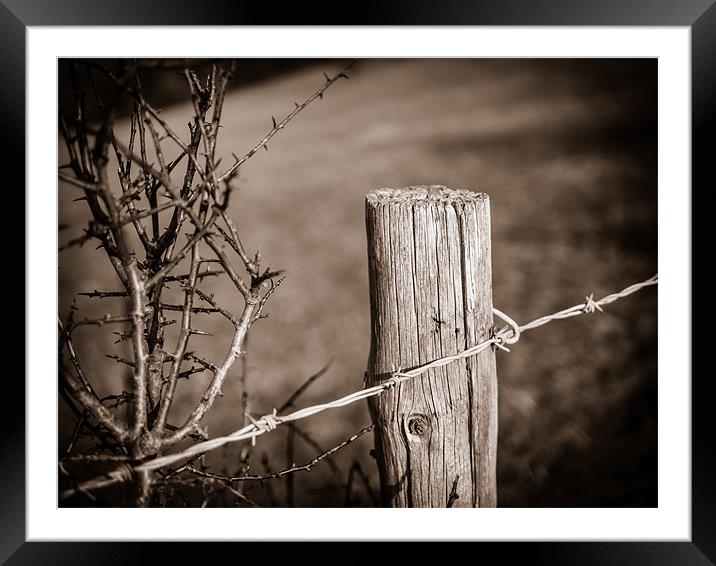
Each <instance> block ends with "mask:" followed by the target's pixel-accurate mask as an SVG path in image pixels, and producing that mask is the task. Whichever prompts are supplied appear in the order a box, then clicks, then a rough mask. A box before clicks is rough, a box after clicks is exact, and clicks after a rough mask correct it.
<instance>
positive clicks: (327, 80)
mask: <svg viewBox="0 0 716 566" xmlns="http://www.w3.org/2000/svg"><path fill="white" fill-rule="evenodd" d="M323 76H324V77H326V82H327V83H330V82H331V77H329V76H328V73H326V72H325V71H324V73H323Z"/></svg>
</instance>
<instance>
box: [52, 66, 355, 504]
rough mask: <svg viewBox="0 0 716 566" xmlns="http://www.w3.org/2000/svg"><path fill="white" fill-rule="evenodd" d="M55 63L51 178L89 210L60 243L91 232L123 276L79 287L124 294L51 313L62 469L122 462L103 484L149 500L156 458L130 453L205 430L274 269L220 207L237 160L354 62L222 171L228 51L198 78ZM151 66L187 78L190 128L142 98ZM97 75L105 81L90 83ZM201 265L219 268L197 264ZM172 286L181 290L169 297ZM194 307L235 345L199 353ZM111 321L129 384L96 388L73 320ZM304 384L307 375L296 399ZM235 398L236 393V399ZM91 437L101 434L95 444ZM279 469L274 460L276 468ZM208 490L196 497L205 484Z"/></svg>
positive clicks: (270, 289)
mask: <svg viewBox="0 0 716 566" xmlns="http://www.w3.org/2000/svg"><path fill="white" fill-rule="evenodd" d="M62 64H64V65H67V66H68V70H69V76H70V77H71V85H72V88H73V90H74V97H73V98H74V106H73V107H72V108H71V109H61V116H60V119H59V124H60V132H61V135H62V138H63V139H64V145H65V148H66V153H67V155H68V162H66V163H64V164H63V165H62V166H61V167H60V168H59V171H58V180H59V182H60V185H68V186H71V187H72V188H73V190H76V191H78V192H79V194H80V195H81V196H80V198H79V199H75V200H81V201H83V202H85V203H86V206H87V208H88V211H89V214H90V220H89V222H88V224H87V227H86V228H85V229H84V233H83V234H81V235H79V236H76V237H74V238H71V239H69V241H67V242H66V243H65V244H64V245H63V246H62V247H61V248H60V250H61V251H62V250H71V249H72V248H73V247H74V246H81V245H83V244H85V243H87V242H90V241H93V240H94V241H97V243H98V249H102V250H103V253H104V255H105V257H106V258H107V259H108V260H109V262H110V264H111V266H112V268H113V271H114V273H115V274H116V276H117V281H118V284H119V288H115V290H97V289H93V290H88V291H84V292H82V293H79V294H78V297H82V298H84V299H88V300H96V299H100V300H104V299H111V301H112V305H124V307H125V310H124V312H121V311H120V312H119V313H117V314H106V315H104V316H102V317H84V318H81V319H80V318H78V317H76V314H77V312H78V311H79V307H78V306H77V302H76V299H75V302H74V303H73V305H72V308H71V311H70V315H69V316H68V317H67V319H66V320H65V321H63V320H61V319H60V320H59V325H58V328H59V331H58V334H59V357H60V393H61V395H62V398H63V399H64V400H65V402H66V403H67V406H68V407H69V408H70V411H71V413H72V414H73V415H74V417H75V419H76V420H75V424H74V426H73V427H72V435H71V439H70V442H69V444H68V445H67V447H66V449H65V450H64V456H63V457H62V460H61V462H60V466H61V467H60V469H61V471H62V473H63V476H65V477H67V478H70V480H71V481H73V480H72V478H73V477H74V476H73V472H72V471H71V469H74V468H75V467H76V466H79V465H98V464H100V463H109V462H126V465H128V466H129V468H127V470H128V471H127V470H125V471H122V470H120V471H117V470H115V471H114V472H111V473H110V474H108V476H107V477H105V478H103V479H102V480H101V481H100V484H101V485H111V484H112V483H116V481H118V480H120V481H126V480H127V479H128V478H130V479H131V480H132V482H131V483H132V484H133V485H134V494H133V495H132V498H133V503H134V504H135V505H150V504H153V502H156V501H157V497H156V490H155V487H156V486H159V485H161V484H162V482H163V483H164V484H166V483H167V482H168V481H169V479H168V478H167V477H166V476H164V477H163V478H162V476H161V475H160V474H158V473H157V472H155V471H152V470H138V469H136V465H137V464H139V463H141V462H143V461H146V460H147V459H151V458H155V457H158V456H160V455H161V454H162V452H163V451H164V450H166V449H167V448H169V447H171V446H172V445H174V444H176V443H179V442H181V441H187V440H197V441H201V440H206V439H208V436H207V435H206V431H205V430H204V429H203V428H202V421H203V420H204V417H205V416H206V415H207V413H209V412H210V411H211V409H212V407H213V405H214V403H215V401H216V399H217V398H218V397H219V396H220V395H221V394H222V393H221V391H222V386H223V385H224V383H225V381H226V380H227V379H228V378H229V377H230V374H231V372H232V368H233V367H234V364H235V362H236V361H237V360H238V359H239V358H240V357H241V356H242V355H244V347H245V342H246V337H247V335H248V332H249V329H250V328H251V326H252V324H253V323H255V322H256V321H258V320H259V319H261V318H263V317H265V316H266V315H264V314H263V311H264V307H265V305H266V303H267V301H268V300H269V298H270V297H271V296H272V294H273V293H274V292H275V291H276V290H277V288H278V286H279V284H280V282H281V280H282V279H279V276H281V274H282V273H283V272H282V271H281V270H271V269H270V268H264V267H263V266H262V265H261V256H260V254H259V253H258V252H256V253H255V254H249V253H248V252H247V251H246V249H245V247H244V245H243V243H242V239H241V236H240V226H238V225H237V223H236V222H235V221H234V220H233V219H232V218H231V215H230V211H229V209H228V205H229V202H230V195H231V193H232V191H233V190H234V188H235V187H234V184H235V182H236V179H237V174H238V171H239V168H240V167H241V166H243V165H244V164H245V163H246V162H247V161H248V160H249V159H250V158H251V157H252V156H253V155H254V154H255V153H256V152H257V150H258V149H260V148H262V147H263V148H264V149H268V142H269V141H270V140H271V139H272V138H273V137H274V136H275V135H276V134H278V132H279V131H281V130H282V129H283V128H285V127H286V125H287V124H288V123H289V122H290V121H291V120H292V119H293V118H295V117H296V116H297V115H298V114H299V113H300V112H302V111H303V110H305V109H306V108H307V107H308V106H309V105H310V104H311V103H312V102H313V101H315V100H316V99H319V98H322V97H323V95H324V93H325V91H326V90H327V89H328V88H329V87H331V86H332V85H333V84H334V83H336V82H337V81H338V80H339V79H341V78H348V75H347V72H346V71H347V70H348V68H350V67H351V66H352V65H353V63H351V64H350V65H349V66H348V68H347V69H346V70H345V71H343V72H340V73H338V74H336V75H335V76H333V77H329V76H327V75H326V78H325V82H324V83H323V84H322V85H320V87H319V88H318V89H317V90H316V91H315V92H314V93H313V94H312V95H311V96H309V97H308V98H307V99H306V100H305V101H304V102H303V103H300V104H299V103H296V104H295V108H294V109H293V110H292V111H291V112H289V113H288V114H287V115H286V116H285V117H284V118H283V119H282V120H281V121H278V122H277V121H276V119H274V118H271V120H272V128H271V129H270V130H269V132H268V133H267V134H266V135H265V136H264V137H263V138H262V139H261V140H260V141H259V142H258V143H257V144H255V145H254V146H253V147H252V149H250V150H249V151H248V152H247V153H246V154H244V155H243V157H240V158H239V157H237V156H236V155H235V154H233V155H234V158H235V161H234V163H233V164H232V165H231V166H230V167H229V168H228V169H226V170H225V171H223V172H221V171H220V170H219V165H220V162H221V159H220V158H218V157H217V148H218V140H219V132H220V131H221V126H222V125H221V118H222V111H223V105H224V102H225V99H226V95H227V92H228V89H229V86H230V83H231V79H232V77H233V76H234V74H235V72H236V62H223V61H222V62H215V63H213V64H212V65H211V68H210V70H209V71H208V73H207V75H206V76H205V77H203V78H200V77H199V75H198V74H197V72H195V71H194V70H193V69H192V68H191V66H190V63H189V62H179V63H174V64H173V65H169V66H164V65H157V64H154V65H144V64H143V63H142V61H122V62H120V63H119V64H118V65H117V68H116V69H109V68H106V67H104V66H102V65H100V64H98V63H96V62H94V61H91V60H89V61H75V60H66V61H63V62H62ZM147 69H154V71H153V72H159V71H160V70H162V69H172V70H174V71H177V70H178V71H180V72H181V74H182V76H183V77H184V80H185V82H186V88H187V97H188V99H189V100H190V101H191V103H192V111H193V114H192V116H191V118H190V119H189V120H188V134H187V135H186V136H183V135H182V134H181V132H178V131H176V130H175V129H174V128H173V127H172V126H170V125H169V123H168V121H167V120H165V119H164V118H163V117H162V113H161V109H159V108H156V107H155V106H154V105H152V103H151V102H150V101H149V100H147V97H146V95H145V92H144V89H143V87H142V80H141V76H142V73H144V72H146V70H147ZM100 82H101V83H102V84H100ZM103 85H104V86H107V88H104V89H103V88H100V87H101V86H103ZM123 99H125V100H127V101H129V103H130V107H131V109H132V111H131V116H130V119H129V123H128V126H129V131H128V134H126V135H125V134H120V133H118V132H117V131H116V129H115V116H116V113H117V109H118V107H119V105H120V103H121V102H122V100H123ZM90 104H91V105H92V107H93V108H94V109H96V110H97V111H98V113H99V116H100V118H99V120H97V121H93V122H92V123H90V119H89V118H88V111H87V110H88V108H89V105H90ZM113 171H114V173H116V178H114V179H112V174H113ZM219 222H221V223H222V224H219ZM184 238H186V239H184ZM224 242H225V243H226V244H228V248H226V249H225V248H224V245H223V244H224ZM203 253H208V254H211V257H209V258H206V257H204V256H202V254H203ZM207 263H216V264H218V266H217V268H216V269H207V268H206V267H205V264H207ZM179 268H181V270H180V269H179ZM242 273H243V274H244V275H243V276H242ZM210 277H211V278H225V279H227V280H228V281H230V282H231V283H232V284H233V287H234V288H235V289H236V291H237V293H238V296H239V298H240V305H241V306H240V308H239V309H238V310H236V309H234V307H233V306H231V307H229V306H228V305H223V304H220V303H219V301H218V300H217V299H216V298H215V297H214V295H213V294H211V293H209V292H207V291H206V290H204V289H202V288H201V287H202V284H203V283H204V282H205V280H206V279H207V278H210ZM177 293H181V294H182V295H183V300H178V301H177V300H176V298H174V297H175V296H176V294H177ZM168 297H171V298H168ZM231 304H232V305H234V304H236V301H233V300H232V301H231ZM113 310H114V309H113ZM115 312H116V311H115ZM196 315H206V316H212V315H219V316H221V317H223V318H225V319H226V320H227V321H228V322H229V323H230V324H231V325H232V327H233V337H232V341H231V345H230V347H229V348H228V350H227V351H226V352H225V354H224V356H223V357H222V358H221V359H220V360H217V361H209V360H207V359H206V357H205V356H202V355H200V354H198V353H197V352H196V350H195V347H196V346H197V345H198V344H197V345H195V344H193V343H192V338H193V337H195V336H198V335H206V334H208V333H207V332H205V331H204V330H202V329H201V322H202V320H205V318H204V317H203V316H196ZM76 318H77V320H75V319H76ZM173 323H178V328H179V330H178V333H176V337H175V338H174V340H173V343H170V340H169V335H168V334H165V328H166V327H167V326H169V325H171V324H173ZM109 324H112V325H113V327H114V328H117V327H116V326H114V325H120V326H119V327H118V328H117V331H116V332H114V334H115V336H117V337H118V338H117V343H123V342H125V341H126V343H127V344H128V345H129V354H125V353H123V354H122V355H121V356H120V355H119V354H116V353H107V354H106V357H107V358H109V359H111V360H113V361H114V362H116V364H119V365H118V366H117V367H121V368H124V370H126V371H127V372H128V373H129V375H130V379H129V384H128V385H127V384H122V386H120V387H118V388H117V389H115V392H114V393H110V394H108V395H105V396H104V397H99V396H98V395H97V393H96V392H95V390H94V388H93V387H94V386H93V383H97V381H96V380H97V379H98V375H92V372H89V373H88V372H87V371H86V369H85V368H84V367H83V365H82V364H81V362H80V356H79V354H78V351H77V349H76V348H75V344H74V342H73V332H75V331H76V330H77V329H79V328H80V327H87V326H96V327H99V328H102V327H104V326H105V325H109ZM122 324H123V325H125V326H124V328H122V326H121V325H122ZM190 346H191V347H192V348H194V349H192V350H190ZM203 372H207V373H208V374H209V375H211V379H210V381H209V383H208V384H207V385H206V387H205V390H204V393H203V394H202V395H201V397H200V398H199V399H198V400H197V401H196V403H195V406H194V408H193V410H191V412H190V414H189V416H188V417H186V418H185V420H184V422H183V423H181V424H177V423H175V424H174V425H172V424H170V423H169V422H168V421H169V415H170V412H171V409H172V407H173V405H174V401H175V399H176V393H177V389H178V387H179V383H180V380H186V379H188V378H189V377H190V376H192V375H194V374H197V373H203ZM316 378H317V377H316ZM314 379H315V378H314ZM309 385H310V383H309ZM303 390H305V387H304V388H303V389H302V390H299V391H298V392H297V393H296V395H295V397H297V396H299V395H300V394H301V393H302V392H303ZM294 400H295V399H294ZM242 403H243V404H244V405H245V404H246V399H245V398H243V400H242ZM171 414H174V413H173V412H172V413H171ZM242 418H243V417H242ZM241 424H243V421H242V422H241ZM363 432H364V431H362V432H361V433H360V434H362V433H363ZM91 439H95V440H96V441H99V444H95V445H91V444H90V443H88V441H89V440H91ZM351 442H352V441H351ZM334 451H335V449H334ZM61 453H62V452H61ZM332 453H333V452H332V451H328V452H327V453H324V454H322V455H321V456H319V457H318V458H317V459H316V460H315V462H313V463H311V464H307V465H306V466H301V467H295V466H294V468H295V469H294V470H293V471H297V470H299V469H310V467H311V466H312V465H314V464H315V463H317V462H318V461H320V460H322V459H324V458H328V457H329V456H330V455H331V454H332ZM192 466H193V465H192ZM247 466H248V464H247ZM70 468H71V469H70ZM195 470H199V468H196V467H187V468H186V470H185V471H188V472H192V474H193V481H198V480H207V481H206V482H205V486H204V487H205V488H206V486H209V485H213V484H214V483H215V480H216V478H212V477H209V476H208V475H206V474H208V472H203V473H204V476H202V477H198V476H197V475H196V474H195V473H194V471H195ZM125 472H126V473H125ZM285 473H287V472H285V471H284V472H277V474H276V475H275V477H280V476H282V475H285ZM246 477H250V476H246ZM263 479H265V478H263ZM199 483H201V482H199ZM219 487H221V486H219ZM78 489H79V488H78ZM224 489H227V490H229V492H231V493H232V496H233V497H235V498H236V499H237V501H238V500H241V501H244V502H250V500H248V499H247V498H246V497H245V495H243V494H242V493H241V492H239V491H236V490H234V489H233V488H232V487H231V486H224ZM207 490H208V491H206V493H207V496H206V498H207V499H205V501H207V500H208V498H209V497H211V494H212V493H214V491H213V490H212V489H208V488H207ZM71 491H72V490H71ZM74 491H77V490H74ZM79 491H80V492H83V493H86V491H84V490H82V489H79Z"/></svg>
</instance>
